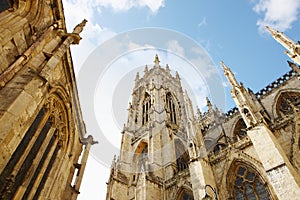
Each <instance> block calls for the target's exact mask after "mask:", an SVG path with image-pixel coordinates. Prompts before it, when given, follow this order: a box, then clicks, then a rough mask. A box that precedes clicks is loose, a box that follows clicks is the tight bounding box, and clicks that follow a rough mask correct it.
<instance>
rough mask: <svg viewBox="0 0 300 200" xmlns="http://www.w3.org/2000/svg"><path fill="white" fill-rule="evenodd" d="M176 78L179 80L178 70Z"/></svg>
mask: <svg viewBox="0 0 300 200" xmlns="http://www.w3.org/2000/svg"><path fill="white" fill-rule="evenodd" d="M176 79H178V80H180V77H179V74H178V71H176Z"/></svg>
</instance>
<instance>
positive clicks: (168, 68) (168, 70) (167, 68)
mask: <svg viewBox="0 0 300 200" xmlns="http://www.w3.org/2000/svg"><path fill="white" fill-rule="evenodd" d="M166 71H167V72H168V73H170V71H171V70H170V67H169V65H168V64H166Z"/></svg>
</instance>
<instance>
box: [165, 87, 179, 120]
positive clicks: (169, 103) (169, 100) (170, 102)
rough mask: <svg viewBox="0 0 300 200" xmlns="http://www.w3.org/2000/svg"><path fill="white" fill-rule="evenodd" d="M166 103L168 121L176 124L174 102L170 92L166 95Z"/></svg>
mask: <svg viewBox="0 0 300 200" xmlns="http://www.w3.org/2000/svg"><path fill="white" fill-rule="evenodd" d="M166 105H167V113H168V115H169V120H170V122H171V123H173V124H176V123H177V118H176V106H175V104H174V100H173V97H172V95H171V93H167V95H166Z"/></svg>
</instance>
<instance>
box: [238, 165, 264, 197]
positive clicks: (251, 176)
mask: <svg viewBox="0 0 300 200" xmlns="http://www.w3.org/2000/svg"><path fill="white" fill-rule="evenodd" d="M236 169H237V170H236V173H235V181H234V196H235V199H236V200H244V199H245V200H269V199H270V197H269V194H268V192H267V190H266V186H265V185H264V184H263V183H262V181H261V179H260V177H259V176H258V175H257V174H256V173H255V172H254V170H252V169H251V168H249V167H246V166H243V165H240V166H238V167H237V168H236Z"/></svg>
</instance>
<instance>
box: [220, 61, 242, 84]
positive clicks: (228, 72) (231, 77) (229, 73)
mask: <svg viewBox="0 0 300 200" xmlns="http://www.w3.org/2000/svg"><path fill="white" fill-rule="evenodd" d="M221 64H222V67H223V71H224V75H225V76H226V78H227V80H228V82H229V83H230V85H231V86H232V87H235V86H239V84H238V82H237V81H236V79H235V77H234V74H233V73H232V71H231V70H230V68H229V67H227V66H226V65H225V63H224V62H223V61H222V62H221Z"/></svg>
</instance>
